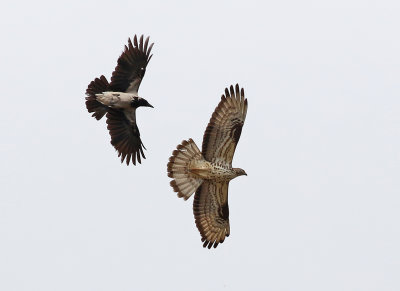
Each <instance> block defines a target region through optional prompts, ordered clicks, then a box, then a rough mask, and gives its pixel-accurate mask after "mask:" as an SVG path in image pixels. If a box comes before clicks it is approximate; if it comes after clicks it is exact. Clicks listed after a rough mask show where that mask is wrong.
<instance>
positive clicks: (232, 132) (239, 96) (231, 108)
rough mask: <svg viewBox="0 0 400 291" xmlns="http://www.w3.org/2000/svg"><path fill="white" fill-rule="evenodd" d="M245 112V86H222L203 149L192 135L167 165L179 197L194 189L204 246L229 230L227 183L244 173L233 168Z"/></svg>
mask: <svg viewBox="0 0 400 291" xmlns="http://www.w3.org/2000/svg"><path fill="white" fill-rule="evenodd" d="M246 113H247V99H245V98H244V90H243V89H241V90H240V89H239V85H236V86H235V88H234V87H233V86H231V87H230V89H229V90H228V89H225V95H222V97H221V101H220V103H219V104H218V106H217V108H216V109H215V111H214V113H213V114H212V117H211V119H210V122H209V123H208V126H207V129H206V131H205V133H204V137H203V146H202V152H200V150H199V149H198V148H197V146H196V144H195V143H194V141H193V140H192V139H189V140H188V141H183V142H182V143H181V144H180V145H178V147H177V149H176V150H175V151H173V153H172V156H171V157H170V160H169V163H168V166H167V171H168V176H169V177H171V178H173V179H174V180H172V181H171V186H172V188H173V189H174V191H175V192H177V193H178V197H183V198H184V199H185V200H186V199H188V198H189V197H190V196H191V195H192V194H193V193H194V192H196V194H195V197H194V202H193V213H194V217H195V221H196V226H197V228H198V230H199V231H200V234H201V237H202V241H203V246H204V247H208V248H211V247H214V248H215V247H217V246H218V244H219V243H222V242H224V240H225V237H227V236H229V234H230V226H229V206H228V186H229V181H230V180H231V179H233V178H235V177H237V176H240V175H246V172H245V171H244V170H242V169H239V168H232V159H233V155H234V152H235V149H236V146H237V143H238V141H239V138H240V135H241V132H242V127H243V124H244V121H245V119H246ZM196 189H197V190H196Z"/></svg>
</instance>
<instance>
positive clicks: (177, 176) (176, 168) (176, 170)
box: [167, 139, 203, 200]
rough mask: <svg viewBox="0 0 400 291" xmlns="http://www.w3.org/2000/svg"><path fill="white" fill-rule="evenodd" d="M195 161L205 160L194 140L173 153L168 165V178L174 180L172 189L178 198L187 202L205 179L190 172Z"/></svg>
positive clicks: (183, 143)
mask: <svg viewBox="0 0 400 291" xmlns="http://www.w3.org/2000/svg"><path fill="white" fill-rule="evenodd" d="M195 160H203V156H202V155H201V152H200V150H199V148H198V147H197V146H196V144H195V142H194V141H193V140H192V139H189V140H188V141H186V140H184V141H182V143H181V144H180V145H178V146H177V149H176V150H174V151H173V152H172V156H171V157H170V158H169V163H168V165H167V171H168V177H170V178H173V179H174V180H172V181H171V187H172V188H173V189H174V191H175V192H177V193H178V197H183V199H185V200H187V199H189V197H190V196H191V195H192V194H193V193H194V192H195V191H196V190H197V188H198V187H199V186H200V185H201V184H202V183H203V179H199V178H197V177H194V176H193V174H191V173H190V172H189V170H188V167H189V164H190V163H191V162H193V161H195Z"/></svg>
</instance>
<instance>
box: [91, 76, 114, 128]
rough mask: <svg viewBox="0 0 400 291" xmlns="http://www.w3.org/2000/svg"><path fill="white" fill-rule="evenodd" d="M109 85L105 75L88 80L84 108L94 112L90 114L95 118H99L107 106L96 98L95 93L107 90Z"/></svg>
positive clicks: (105, 111)
mask: <svg viewBox="0 0 400 291" xmlns="http://www.w3.org/2000/svg"><path fill="white" fill-rule="evenodd" d="M109 85H110V84H109V83H108V81H107V79H106V77H104V76H103V75H102V76H100V78H96V79H94V81H92V82H90V84H89V86H88V88H87V89H86V95H87V96H88V97H86V108H87V110H88V111H89V113H92V112H94V113H93V114H92V116H93V117H95V118H96V119H97V120H100V119H101V118H102V117H103V116H104V114H106V113H107V111H108V107H107V106H106V105H103V104H101V103H100V102H99V101H97V100H96V94H98V93H102V92H104V91H107V89H108V86H109Z"/></svg>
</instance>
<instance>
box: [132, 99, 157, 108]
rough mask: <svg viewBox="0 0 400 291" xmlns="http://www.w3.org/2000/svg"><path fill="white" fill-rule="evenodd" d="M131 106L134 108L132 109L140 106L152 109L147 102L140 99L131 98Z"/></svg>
mask: <svg viewBox="0 0 400 291" xmlns="http://www.w3.org/2000/svg"><path fill="white" fill-rule="evenodd" d="M131 106H132V107H134V108H138V107H140V106H145V107H151V108H154V107H153V106H152V105H151V104H150V103H149V102H147V100H146V99H144V98H142V97H133V100H132V102H131Z"/></svg>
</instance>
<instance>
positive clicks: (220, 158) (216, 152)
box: [202, 84, 247, 166]
mask: <svg viewBox="0 0 400 291" xmlns="http://www.w3.org/2000/svg"><path fill="white" fill-rule="evenodd" d="M246 113H247V99H245V98H244V90H243V88H242V89H241V90H239V85H238V84H236V88H235V90H234V88H233V86H231V87H230V91H228V88H226V89H225V95H222V97H221V101H220V102H219V104H218V106H217V108H216V109H215V111H214V113H213V115H212V117H211V119H210V122H209V123H208V126H207V129H206V131H205V133H204V137H203V147H202V154H203V156H204V158H205V159H206V160H208V161H210V162H214V163H220V162H222V163H225V164H228V165H229V166H231V165H232V159H233V154H234V153H235V149H236V145H237V143H238V141H239V138H240V134H241V133H242V127H243V123H244V120H245V119H246Z"/></svg>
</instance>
